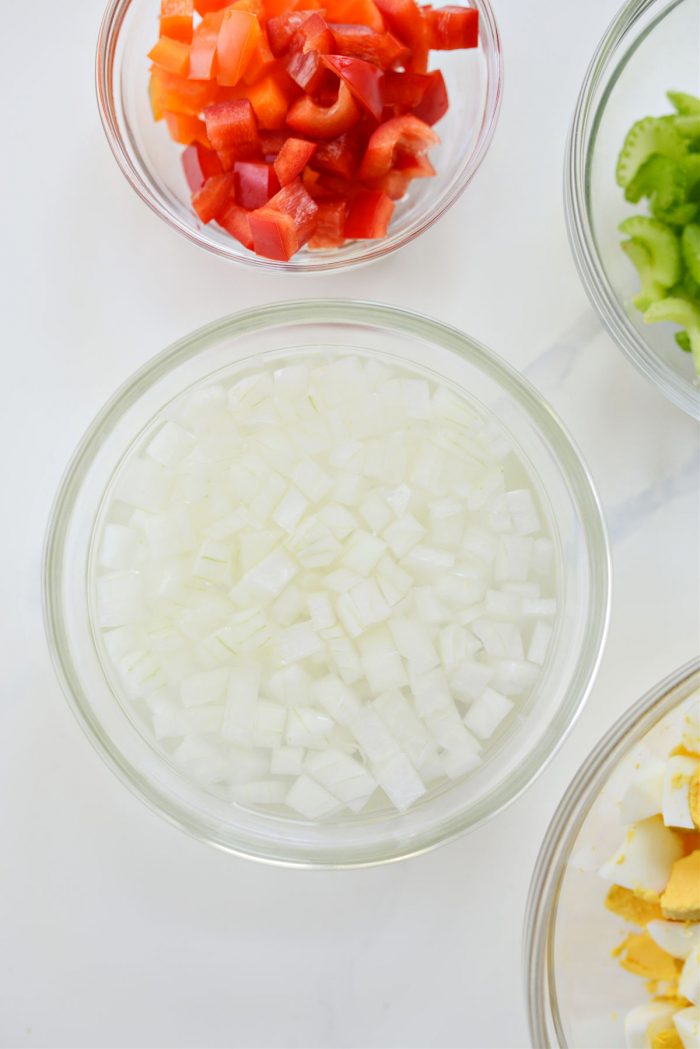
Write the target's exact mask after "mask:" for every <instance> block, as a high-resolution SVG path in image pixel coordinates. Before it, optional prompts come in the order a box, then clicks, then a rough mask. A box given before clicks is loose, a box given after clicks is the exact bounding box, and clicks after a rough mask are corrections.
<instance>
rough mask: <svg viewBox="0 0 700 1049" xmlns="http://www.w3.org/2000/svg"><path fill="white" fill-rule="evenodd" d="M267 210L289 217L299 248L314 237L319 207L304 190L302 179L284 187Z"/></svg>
mask: <svg viewBox="0 0 700 1049" xmlns="http://www.w3.org/2000/svg"><path fill="white" fill-rule="evenodd" d="M267 208H269V209H270V210H272V211H278V212H280V213H281V214H283V215H288V216H289V218H290V219H291V220H292V222H293V223H294V229H295V231H296V236H297V240H298V242H299V247H301V246H302V244H306V242H307V240H308V239H309V237H311V236H313V232H314V230H315V228H316V214H317V212H318V206H317V205H316V203H315V201H314V200H313V199H312V198H311V197H310V196H309V194H308V193H307V191H306V190H305V189H304V186H303V184H302V181H301V179H295V180H294V182H290V183H289V185H288V186H284V187H283V188H282V189H281V190H280V191H279V193H276V194H275V195H274V197H273V198H272V199H271V200H270V201H268V203H267Z"/></svg>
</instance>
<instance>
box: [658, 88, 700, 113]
mask: <svg viewBox="0 0 700 1049" xmlns="http://www.w3.org/2000/svg"><path fill="white" fill-rule="evenodd" d="M666 97H667V98H668V100H669V102H670V103H671V105H672V106H673V107H674V109H675V110H676V111H677V112H678V113H681V114H682V115H683V116H692V115H693V114H694V113H700V98H697V97H696V96H695V95H687V94H685V92H683V91H667V92H666Z"/></svg>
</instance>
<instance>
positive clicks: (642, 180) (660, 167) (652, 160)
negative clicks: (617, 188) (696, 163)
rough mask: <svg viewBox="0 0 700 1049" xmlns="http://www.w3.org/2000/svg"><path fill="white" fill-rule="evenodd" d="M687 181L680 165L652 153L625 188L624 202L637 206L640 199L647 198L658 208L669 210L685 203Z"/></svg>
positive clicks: (683, 168)
mask: <svg viewBox="0 0 700 1049" xmlns="http://www.w3.org/2000/svg"><path fill="white" fill-rule="evenodd" d="M687 181H688V179H687V176H686V172H685V167H684V166H683V164H682V163H679V162H678V161H676V160H671V158H670V157H663V156H661V154H660V153H654V154H652V156H650V157H649V158H648V160H645V161H644V163H643V164H642V166H641V167H640V168H639V170H638V171H637V174H636V175H635V176H634V178H633V179H632V181H631V182H630V183H629V184H628V185H627V187H626V188H625V200H629V202H630V204H637V203H638V202H639V201H640V200H641V199H642V197H649V198H650V199H653V200H654V201H655V202H656V204H657V205H658V206H659V207H661V208H671V207H674V206H675V205H677V204H679V203H681V202H685V190H686V185H687Z"/></svg>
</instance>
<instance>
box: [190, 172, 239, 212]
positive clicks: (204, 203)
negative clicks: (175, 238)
mask: <svg viewBox="0 0 700 1049" xmlns="http://www.w3.org/2000/svg"><path fill="white" fill-rule="evenodd" d="M232 193H233V173H232V172H226V174H224V175H214V176H213V177H212V178H209V179H207V181H206V182H205V183H204V185H203V186H202V187H201V189H198V190H197V192H196V193H194V194H193V196H192V207H193V208H194V210H195V211H196V212H197V214H198V215H199V217H200V219H201V220H202V222H211V221H212V219H215V218H216V217H217V216H218V215H220V214H221V212H222V211H223V209H224V207H225V205H226V204H227V203H228V201H229V199H230V198H231V196H232Z"/></svg>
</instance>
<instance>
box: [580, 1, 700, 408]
mask: <svg viewBox="0 0 700 1049" xmlns="http://www.w3.org/2000/svg"><path fill="white" fill-rule="evenodd" d="M699 38H700V6H699V5H698V3H697V2H696V0H629V2H627V3H625V4H624V6H623V7H622V8H621V10H620V12H619V13H618V15H617V16H616V17H615V19H614V20H613V22H612V23H611V25H610V26H609V27H608V29H607V31H606V33H605V35H604V37H603V39H602V40H601V42H600V45H599V46H598V47H597V48H596V52H595V55H594V57H593V59H592V61H591V64H590V66H589V68H588V70H587V72H586V76H585V78H584V82H583V85H582V87H581V92H580V95H579V98H578V102H577V105H576V109H575V112H574V116H573V121H572V125H571V130H570V134H569V141H568V146H567V153H566V162H565V207H566V218H567V225H568V230H569V239H570V242H571V246H572V250H573V255H574V260H575V262H576V266H577V268H578V271H579V274H580V276H581V279H582V281H583V285H584V288H585V290H586V292H587V294H588V296H589V298H590V300H591V302H592V304H593V306H594V307H595V309H596V311H597V312H598V314H599V315H600V317H601V319H602V321H603V323H604V324H605V326H606V328H607V329H608V331H609V332H610V335H611V336H612V338H613V339H614V341H615V342H616V343H617V345H618V346H619V347H620V348H621V349H622V351H623V352H624V353H625V354H626V355H627V357H628V358H629V359H630V361H631V362H632V363H633V364H634V365H635V366H636V367H637V368H638V369H639V370H640V371H641V372H642V374H643V375H645V376H646V377H647V378H648V379H650V380H651V381H652V382H653V383H655V384H656V386H658V388H659V389H660V390H661V392H662V393H663V394H664V395H665V396H666V397H668V398H669V400H671V401H672V402H673V403H674V404H676V405H678V407H679V408H682V409H683V410H684V411H686V412H688V413H689V414H690V415H692V416H694V417H695V418H699V417H700V388H699V386H698V379H697V375H696V372H695V368H694V366H693V360H692V357H691V354H690V353H684V352H683V351H682V350H681V349H679V347H678V345H677V344H676V342H675V339H674V334H675V332H676V331H677V330H678V329H677V328H676V327H675V326H674V325H673V324H670V323H657V324H645V323H644V320H643V317H642V313H640V312H639V310H638V309H636V307H635V305H634V304H633V302H632V300H633V298H634V296H635V295H636V294H637V293H638V291H639V277H638V274H637V271H636V269H635V268H634V266H633V265H632V264H631V262H630V260H629V259H628V258H627V257H626V256H625V253H624V252H623V251H622V250H621V248H620V243H621V241H622V240H623V239H624V238H623V235H622V233H621V232H620V231H619V229H618V226H619V224H620V223H621V222H622V221H623V220H624V219H626V218H628V217H629V216H630V215H633V214H643V213H646V209H645V206H644V202H643V201H642V203H640V204H636V205H632V204H630V203H628V202H627V201H626V200H625V196H624V192H623V190H622V189H621V187H620V186H619V185H618V184H617V182H616V177H615V171H616V164H617V157H618V154H619V152H620V150H621V148H622V145H623V143H624V141H625V138H626V136H627V133H628V132H629V130H630V128H631V127H632V126H633V124H635V123H636V122H637V121H640V120H642V119H643V118H645V117H648V116H662V115H664V114H666V113H670V112H672V106H671V105H670V103H669V101H668V99H667V95H666V93H667V92H668V91H680V92H688V93H692V94H695V95H697V94H698V83H699V82H700V61H699V59H698V39H699Z"/></svg>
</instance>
